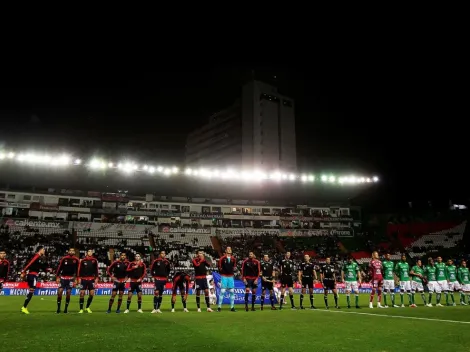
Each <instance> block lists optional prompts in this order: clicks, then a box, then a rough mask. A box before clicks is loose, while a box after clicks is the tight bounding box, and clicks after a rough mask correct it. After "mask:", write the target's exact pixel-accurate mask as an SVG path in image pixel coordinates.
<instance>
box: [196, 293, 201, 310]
mask: <svg viewBox="0 0 470 352" xmlns="http://www.w3.org/2000/svg"><path fill="white" fill-rule="evenodd" d="M196 305H197V309H199V308H201V296H199V295H197V296H196Z"/></svg>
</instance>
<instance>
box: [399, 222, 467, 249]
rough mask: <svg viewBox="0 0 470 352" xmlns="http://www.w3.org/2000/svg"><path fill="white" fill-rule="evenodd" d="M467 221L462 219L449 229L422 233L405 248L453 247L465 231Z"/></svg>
mask: <svg viewBox="0 0 470 352" xmlns="http://www.w3.org/2000/svg"><path fill="white" fill-rule="evenodd" d="M466 226H467V222H466V221H464V222H462V223H461V224H460V225H458V226H455V227H453V228H451V229H447V230H443V231H439V232H435V233H430V234H429V235H424V236H422V237H421V238H419V239H418V240H416V241H414V242H413V243H412V244H411V245H410V246H409V247H408V248H407V249H408V250H411V249H412V248H413V247H425V248H428V247H442V248H453V247H455V246H456V245H457V243H458V242H459V241H461V240H462V238H463V234H464V232H465V227H466Z"/></svg>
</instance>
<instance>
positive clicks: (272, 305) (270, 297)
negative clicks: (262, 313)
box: [269, 295, 274, 307]
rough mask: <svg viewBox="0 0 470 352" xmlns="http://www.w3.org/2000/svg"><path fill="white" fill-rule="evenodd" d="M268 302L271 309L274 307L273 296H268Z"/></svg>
mask: <svg viewBox="0 0 470 352" xmlns="http://www.w3.org/2000/svg"><path fill="white" fill-rule="evenodd" d="M269 300H270V301H271V307H274V295H270V296H269Z"/></svg>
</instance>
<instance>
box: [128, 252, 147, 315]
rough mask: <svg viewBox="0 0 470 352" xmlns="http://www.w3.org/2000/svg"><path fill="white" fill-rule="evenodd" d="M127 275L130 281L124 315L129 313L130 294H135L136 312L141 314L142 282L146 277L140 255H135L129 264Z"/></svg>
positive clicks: (144, 266) (145, 270) (145, 268)
mask: <svg viewBox="0 0 470 352" xmlns="http://www.w3.org/2000/svg"><path fill="white" fill-rule="evenodd" d="M127 273H128V276H129V278H130V279H131V287H130V289H129V293H128V295H127V309H126V311H125V312H124V313H125V314H127V313H129V307H130V306H131V301H132V294H133V293H134V292H136V293H137V306H138V307H137V308H138V309H137V312H139V313H143V312H142V280H143V279H144V277H145V276H146V275H147V266H146V265H145V263H144V262H143V261H142V257H141V256H140V254H138V253H137V254H136V255H135V260H134V261H133V262H131V263H130V264H129V267H128V268H127Z"/></svg>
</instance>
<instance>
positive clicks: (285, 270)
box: [279, 252, 297, 310]
mask: <svg viewBox="0 0 470 352" xmlns="http://www.w3.org/2000/svg"><path fill="white" fill-rule="evenodd" d="M279 270H280V274H281V299H280V302H279V304H280V306H279V309H282V304H283V303H284V294H285V292H286V287H287V288H288V289H289V299H290V305H291V309H293V310H296V309H297V308H295V305H294V280H292V275H293V274H294V270H295V265H294V261H293V260H292V259H290V252H286V256H285V257H284V259H282V260H281V261H280V262H279Z"/></svg>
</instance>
